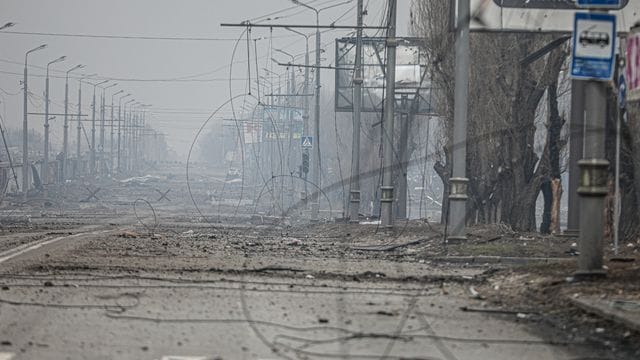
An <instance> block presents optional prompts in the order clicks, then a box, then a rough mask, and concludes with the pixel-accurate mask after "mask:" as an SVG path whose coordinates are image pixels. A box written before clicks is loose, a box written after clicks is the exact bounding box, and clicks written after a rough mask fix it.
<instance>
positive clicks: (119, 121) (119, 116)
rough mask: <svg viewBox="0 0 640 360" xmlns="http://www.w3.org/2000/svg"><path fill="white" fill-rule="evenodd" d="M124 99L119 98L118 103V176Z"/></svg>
mask: <svg viewBox="0 0 640 360" xmlns="http://www.w3.org/2000/svg"><path fill="white" fill-rule="evenodd" d="M123 98H124V96H123V97H121V98H120V102H119V104H118V153H117V158H116V164H117V166H118V174H120V171H121V169H120V156H121V155H120V137H121V134H122V99H123Z"/></svg>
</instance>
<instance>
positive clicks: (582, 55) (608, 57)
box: [571, 12, 616, 81]
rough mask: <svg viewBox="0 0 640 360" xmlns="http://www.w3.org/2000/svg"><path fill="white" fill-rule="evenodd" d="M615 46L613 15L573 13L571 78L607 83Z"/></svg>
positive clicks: (612, 67)
mask: <svg viewBox="0 0 640 360" xmlns="http://www.w3.org/2000/svg"><path fill="white" fill-rule="evenodd" d="M615 43H616V16H615V15H612V14H603V13H580V12H578V13H576V14H575V22H574V26H573V54H572V55H573V56H572V61H571V76H572V77H573V78H575V79H583V80H601V81H608V80H611V78H612V77H613V70H614V64H615V61H614V59H615Z"/></svg>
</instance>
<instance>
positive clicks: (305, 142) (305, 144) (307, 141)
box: [300, 136, 313, 149]
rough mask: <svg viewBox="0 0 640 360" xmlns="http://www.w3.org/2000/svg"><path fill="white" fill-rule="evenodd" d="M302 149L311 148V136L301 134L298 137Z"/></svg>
mask: <svg viewBox="0 0 640 360" xmlns="http://www.w3.org/2000/svg"><path fill="white" fill-rule="evenodd" d="M300 140H301V143H302V148H303V149H311V148H313V136H303V137H301V138H300Z"/></svg>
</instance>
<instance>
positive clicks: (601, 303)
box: [568, 297, 640, 332]
mask: <svg viewBox="0 0 640 360" xmlns="http://www.w3.org/2000/svg"><path fill="white" fill-rule="evenodd" d="M568 300H569V302H570V303H571V304H572V305H573V306H575V307H577V308H579V309H581V310H583V311H586V312H588V313H590V314H594V315H597V316H599V317H601V318H603V319H606V320H610V321H613V322H615V323H616V324H620V325H622V326H625V327H626V328H628V329H630V330H634V331H637V332H640V313H638V312H637V311H633V312H631V311H625V310H624V309H622V308H616V307H614V304H615V301H608V300H598V299H580V298H572V297H569V298H568Z"/></svg>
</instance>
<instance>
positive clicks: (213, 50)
mask: <svg viewBox="0 0 640 360" xmlns="http://www.w3.org/2000/svg"><path fill="white" fill-rule="evenodd" d="M307 2H308V3H309V4H311V5H313V6H317V7H323V6H327V5H332V4H337V3H340V2H344V0H342V1H341V0H315V1H311V0H309V1H307ZM386 2H387V0H365V4H367V10H368V13H369V15H368V16H367V17H366V19H365V21H366V23H367V24H369V25H378V23H379V22H380V16H381V14H382V10H383V7H384V5H385V3H386ZM355 4H356V2H355V0H352V2H351V3H349V4H346V5H343V6H340V7H337V8H333V9H329V10H327V11H326V12H322V13H321V23H323V24H326V23H330V22H331V21H333V20H335V19H338V18H340V20H339V21H338V22H337V23H338V24H355V21H356V20H355ZM409 6H410V0H399V5H398V7H399V10H398V31H399V34H400V35H406V34H407V27H408V22H409ZM291 7H293V4H292V2H291V1H290V0H234V1H221V0H135V1H131V0H111V1H97V0H55V1H52V0H0V14H2V15H1V17H0V25H2V24H4V23H6V22H9V21H11V22H15V23H17V25H16V26H14V27H13V28H10V29H7V30H6V31H15V32H45V33H70V34H96V35H118V36H154V37H206V38H222V39H235V38H237V37H238V36H239V35H240V34H241V31H242V30H241V29H240V28H222V27H220V23H222V22H232V23H237V22H240V21H242V20H245V19H254V18H258V17H261V16H263V15H265V14H269V13H271V12H274V11H277V10H282V9H287V8H291ZM343 15H344V16H343ZM273 16H282V18H281V19H277V20H274V21H271V22H272V23H289V24H312V23H314V22H315V16H314V15H313V13H312V12H311V11H304V9H303V8H295V9H291V10H287V11H284V12H282V13H279V14H277V15H273ZM341 16H343V17H341ZM305 32H309V33H312V32H313V30H312V29H308V30H305ZM347 33H348V31H331V32H327V33H324V34H323V37H322V42H323V43H328V44H330V45H329V47H328V51H329V56H327V60H325V61H324V63H325V64H329V63H332V61H333V55H332V54H333V39H334V38H335V37H342V36H345V35H346V34H347ZM252 36H253V37H254V38H256V37H265V38H266V37H269V36H270V33H269V30H268V29H265V30H258V29H254V30H253V33H252ZM273 37H274V38H273V47H274V48H281V49H285V50H286V51H288V52H290V53H293V54H300V53H302V52H303V51H304V41H303V38H302V37H299V36H295V35H293V34H291V33H288V32H287V31H285V30H274V32H273ZM43 43H46V44H48V47H47V49H45V50H42V51H39V52H36V53H33V54H31V55H30V56H29V64H30V65H34V67H30V68H29V74H30V76H29V89H30V91H31V92H32V93H33V94H34V97H33V99H32V100H33V104H30V111H42V110H43V109H44V102H43V100H42V97H43V93H44V78H42V77H38V75H42V74H43V73H44V70H43V69H41V68H37V67H35V66H45V65H46V63H47V62H49V61H51V60H53V59H55V58H57V57H59V56H61V55H66V56H67V61H65V62H63V63H58V64H54V65H52V67H51V74H52V75H55V76H62V75H63V74H64V72H66V70H68V69H70V68H71V67H73V66H74V65H76V64H78V63H81V64H85V65H86V66H87V68H86V73H87V74H91V73H97V74H99V76H103V77H109V78H120V79H175V78H185V77H190V76H191V77H190V78H189V79H194V80H198V81H189V82H176V81H173V82H159V81H154V82H152V81H144V82H141V81H131V80H126V81H125V80H115V81H116V82H118V83H119V85H118V86H117V87H114V88H112V89H109V91H108V93H107V94H108V99H109V100H108V102H110V98H111V96H110V94H111V93H112V91H113V90H116V91H117V90H119V89H123V90H125V91H126V92H131V93H132V94H133V95H134V96H135V99H136V100H139V101H141V102H143V103H148V104H152V105H153V106H154V108H156V109H158V110H157V111H158V113H156V114H154V115H153V118H152V124H153V126H154V127H155V128H157V129H159V130H161V131H163V132H165V133H167V134H168V135H169V139H170V144H171V145H172V146H173V147H174V149H175V150H176V151H177V152H178V153H179V154H180V155H184V154H185V153H186V151H187V150H188V146H189V144H190V143H191V141H192V139H193V136H194V134H195V132H196V129H197V128H198V127H199V126H200V124H201V123H202V122H203V121H204V120H205V119H206V118H207V115H205V113H206V112H210V111H212V110H213V109H215V108H217V107H218V106H219V105H220V104H222V103H223V102H224V101H226V100H227V99H228V98H229V88H228V82H227V81H226V80H225V79H227V78H228V77H229V68H228V66H229V63H230V61H231V53H232V50H233V46H234V44H235V41H228V40H226V41H157V40H125V39H95V38H78V37H58V36H41V35H19V34H9V33H0V49H1V50H0V89H1V91H0V100H1V101H2V103H3V106H2V107H0V111H2V116H3V118H4V120H5V123H6V124H7V126H9V127H11V128H18V127H20V126H21V121H22V95H21V94H18V95H13V94H16V93H19V92H20V89H21V85H20V83H19V82H20V80H21V76H20V75H15V74H9V73H18V74H21V73H22V69H23V65H22V63H23V62H24V53H25V51H27V50H29V49H31V48H34V47H36V46H38V45H40V44H43ZM313 44H314V43H313V38H311V47H312V48H313V46H314V45H313ZM238 49H239V50H238V54H237V56H236V61H245V60H246V57H247V55H246V43H245V42H242V43H240V45H239V47H238ZM268 49H269V40H260V41H259V42H258V57H259V58H260V59H261V63H260V67H263V66H264V65H266V61H267V60H266V59H267V58H268V56H267V54H268ZM276 55H277V56H276V57H277V58H279V59H282V60H283V61H288V60H287V58H286V57H285V56H284V55H281V54H277V53H276ZM302 61H303V57H301V58H300V62H302ZM54 70H55V71H54ZM254 71H255V68H252V72H254ZM278 71H280V72H282V71H284V70H283V69H278ZM246 73H247V70H246V63H238V64H237V65H236V67H235V69H234V74H233V78H234V79H242V78H246ZM79 74H80V73H79ZM323 74H324V75H323V76H324V79H325V81H327V86H328V85H329V84H331V86H332V79H333V74H331V73H329V71H328V70H325V71H323ZM194 75H198V76H194ZM252 76H255V74H252ZM202 80H211V81H202ZM323 82H324V81H323ZM233 84H234V94H239V93H242V92H243V89H244V87H245V85H246V81H241V80H235V81H234V82H233ZM70 93H71V95H70V98H71V99H72V101H73V103H76V102H77V81H73V82H71V86H70ZM90 95H91V94H90V88H89V87H88V86H84V87H83V108H85V110H84V111H86V112H88V111H89V108H88V107H87V106H85V105H88V104H89V101H90ZM51 99H52V104H51V111H52V112H62V111H63V107H62V104H63V100H64V79H62V78H52V79H51ZM325 100H326V99H323V101H325ZM74 106H75V105H74ZM168 109H169V110H168ZM167 111H175V112H180V111H182V112H190V113H189V114H168V113H167ZM227 114H228V112H227ZM58 119H59V120H56V121H54V123H53V125H52V127H51V129H52V143H53V146H54V149H60V143H61V138H62V117H61V116H59V117H58ZM29 120H30V126H29V127H30V128H34V129H36V130H38V131H42V124H43V117H42V116H31V117H30V119H29ZM13 145H14V146H15V145H19V144H13ZM56 151H59V150H56Z"/></svg>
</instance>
